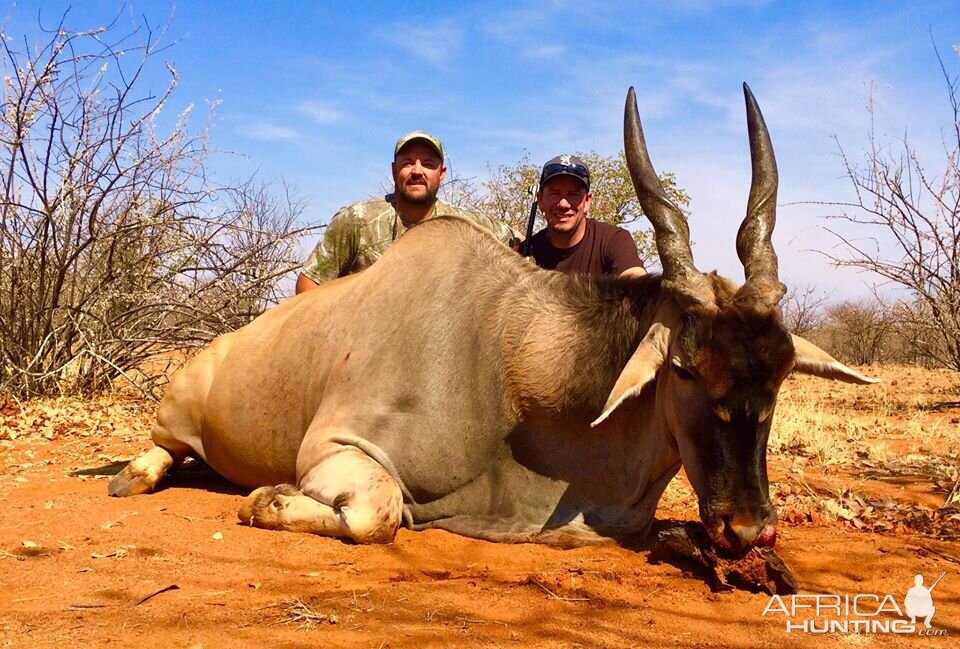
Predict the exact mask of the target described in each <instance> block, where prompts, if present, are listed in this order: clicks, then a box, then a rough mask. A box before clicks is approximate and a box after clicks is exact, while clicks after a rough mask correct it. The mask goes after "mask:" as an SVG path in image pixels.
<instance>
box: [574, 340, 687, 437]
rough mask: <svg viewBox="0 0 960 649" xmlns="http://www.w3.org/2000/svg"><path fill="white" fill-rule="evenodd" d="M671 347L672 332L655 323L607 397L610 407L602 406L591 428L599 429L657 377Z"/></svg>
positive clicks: (607, 405)
mask: <svg viewBox="0 0 960 649" xmlns="http://www.w3.org/2000/svg"><path fill="white" fill-rule="evenodd" d="M669 343H670V330H669V329H667V328H666V327H665V326H663V325H662V324H660V323H659V322H655V323H653V325H652V326H651V327H650V331H648V332H647V335H646V336H644V337H643V340H641V341H640V344H639V345H637V351H635V352H633V356H631V357H630V360H629V361H627V365H626V366H625V367H624V368H623V371H622V372H620V376H619V378H617V382H616V383H615V384H614V386H613V390H612V391H611V392H610V396H608V397H607V403H606V405H605V406H603V412H601V413H600V416H599V417H597V418H596V419H595V420H594V421H593V423H591V424H590V426H591V427H594V426H598V425H600V423H602V422H603V420H604V419H606V418H607V417H609V416H610V415H611V414H612V413H613V411H614V410H616V409H617V407H618V406H619V405H620V404H621V403H623V402H624V401H626V400H627V399H629V398H630V397H635V396H637V395H638V394H640V392H641V391H642V390H643V386H645V385H646V384H647V383H649V382H650V381H652V380H653V379H654V378H655V377H656V376H657V371H659V369H660V367H661V366H662V365H663V363H664V361H665V359H666V357H667V348H668V346H669Z"/></svg>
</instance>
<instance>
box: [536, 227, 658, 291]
mask: <svg viewBox="0 0 960 649" xmlns="http://www.w3.org/2000/svg"><path fill="white" fill-rule="evenodd" d="M530 241H531V244H532V245H531V248H532V251H531V255H532V256H533V260H534V261H535V262H537V266H540V267H541V268H546V269H548V270H559V271H563V272H565V273H580V274H581V275H592V276H594V277H598V276H600V275H619V274H620V273H622V272H623V271H625V270H626V269H628V268H633V267H634V266H640V267H641V268H642V267H643V262H641V261H640V255H639V254H637V244H636V243H635V242H634V240H633V237H632V236H630V233H629V232H627V231H626V230H624V229H623V228H618V227H617V226H615V225H610V224H609V223H603V222H601V221H595V220H594V219H591V218H587V229H586V231H585V232H584V233H583V239H581V240H580V243H578V244H577V245H575V246H573V247H572V248H555V247H554V246H553V244H551V243H550V239H548V238H547V230H546V229H543V230H540V232H537V233H536V234H535V235H533V237H532V238H531V240H530Z"/></svg>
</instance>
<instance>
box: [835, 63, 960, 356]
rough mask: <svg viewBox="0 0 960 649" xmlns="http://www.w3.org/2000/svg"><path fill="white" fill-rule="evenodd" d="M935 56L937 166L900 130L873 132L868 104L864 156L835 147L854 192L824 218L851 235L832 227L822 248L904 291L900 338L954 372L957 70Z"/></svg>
mask: <svg viewBox="0 0 960 649" xmlns="http://www.w3.org/2000/svg"><path fill="white" fill-rule="evenodd" d="M937 59H938V61H939V63H940V72H941V74H942V76H943V79H944V82H945V85H946V89H947V104H948V110H947V116H948V118H949V122H948V123H947V124H946V126H945V128H944V129H943V130H942V132H941V139H942V143H943V150H942V155H943V158H942V160H943V166H942V167H941V169H942V171H939V170H931V169H930V168H929V167H927V166H926V165H925V164H924V163H923V162H921V156H920V155H919V153H918V151H917V150H916V148H914V146H913V145H911V143H910V141H909V139H908V138H907V137H906V136H904V137H903V138H902V139H900V140H894V139H888V138H881V137H879V136H877V134H876V132H875V130H874V128H873V124H872V110H873V108H872V102H871V128H870V133H869V139H868V150H867V153H866V155H865V159H864V160H863V161H862V162H860V163H858V162H855V161H854V160H851V159H850V158H849V157H848V156H847V155H846V153H845V152H844V150H843V148H842V147H840V155H841V158H842V160H843V165H844V172H845V174H846V176H847V178H848V179H849V181H850V184H851V186H852V188H853V190H854V198H853V200H851V201H849V202H846V203H833V204H832V205H833V207H836V208H839V213H837V214H833V215H831V216H830V217H829V218H832V219H835V220H838V221H842V222H846V223H847V224H851V225H853V226H855V227H854V228H852V230H853V231H854V232H855V234H850V235H848V234H842V233H840V232H833V234H834V235H835V236H836V237H837V239H838V241H839V248H840V250H841V252H840V253H838V254H829V253H825V254H827V256H828V257H829V258H830V259H832V260H833V261H834V262H835V263H836V264H837V265H838V266H846V267H852V268H858V269H862V270H866V271H869V272H871V273H874V274H875V275H878V276H879V277H881V278H883V279H884V280H885V281H886V282H888V283H889V284H891V285H893V286H896V287H899V288H903V289H906V291H907V292H908V294H909V297H908V298H906V299H904V300H902V301H901V302H900V303H899V304H898V305H897V310H898V321H899V322H901V323H903V324H904V325H905V326H906V327H908V328H909V329H910V330H911V331H912V332H913V334H914V335H912V336H910V337H904V338H903V341H904V342H906V343H907V344H909V345H911V346H913V347H914V348H915V350H916V353H917V354H918V355H920V356H921V357H923V358H927V359H931V360H933V361H934V362H935V363H936V364H937V365H938V366H940V367H948V368H951V369H954V370H960V255H958V250H960V75H957V74H955V73H951V72H950V71H949V70H948V66H947V65H946V63H945V62H944V61H943V59H942V58H941V57H940V54H939V52H937Z"/></svg>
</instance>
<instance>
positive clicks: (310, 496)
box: [237, 443, 403, 543]
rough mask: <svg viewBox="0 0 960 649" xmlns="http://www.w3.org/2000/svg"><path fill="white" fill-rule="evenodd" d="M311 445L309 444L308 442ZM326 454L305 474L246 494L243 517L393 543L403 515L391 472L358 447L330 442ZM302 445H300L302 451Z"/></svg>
mask: <svg viewBox="0 0 960 649" xmlns="http://www.w3.org/2000/svg"><path fill="white" fill-rule="evenodd" d="M307 446H309V445H307ZM323 446H324V447H325V448H323V449H322V452H321V453H320V454H319V455H321V456H323V457H324V459H323V460H322V461H320V462H318V463H316V465H315V466H313V467H312V468H311V469H310V470H309V471H307V472H306V474H305V475H304V476H303V477H302V478H301V479H300V481H299V482H300V488H299V489H298V488H296V487H294V486H293V485H289V484H284V485H277V486H276V487H260V488H259V489H257V490H255V491H254V492H253V493H251V494H250V495H249V496H247V498H246V499H245V500H244V502H243V505H242V506H241V508H240V511H239V512H238V514H237V515H238V516H239V518H240V520H241V521H243V522H244V523H247V524H249V525H253V526H256V527H262V528H265V529H271V530H287V531H291V532H309V533H311V534H320V535H322V536H338V537H345V538H349V539H352V540H353V541H355V542H357V543H390V542H391V541H393V538H394V536H396V533H397V528H398V527H400V521H401V519H402V516H403V495H402V493H401V491H400V487H399V486H398V485H397V483H396V481H395V480H394V479H393V478H392V477H391V476H390V474H389V473H388V472H387V471H386V470H385V469H384V468H383V467H382V466H381V465H380V464H378V463H377V462H376V461H374V460H373V459H372V458H371V457H370V456H368V455H366V454H365V453H363V452H362V451H360V450H359V449H357V448H354V447H351V446H342V445H340V444H334V443H327V444H324V445H323ZM302 453H303V449H301V454H302Z"/></svg>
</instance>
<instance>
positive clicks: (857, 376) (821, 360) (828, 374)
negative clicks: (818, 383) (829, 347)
mask: <svg viewBox="0 0 960 649" xmlns="http://www.w3.org/2000/svg"><path fill="white" fill-rule="evenodd" d="M793 348H794V350H795V352H796V353H795V356H794V361H793V371H794V372H799V373H801V374H810V375H813V376H819V377H820V378H822V379H833V380H834V381H844V382H845V383H861V384H868V383H879V382H880V379H874V378H871V377H869V376H864V375H863V374H861V373H860V372H858V371H856V370H854V369H852V368H849V367H847V366H846V365H844V364H843V363H841V362H840V361H838V360H837V359H835V358H834V357H833V356H831V355H830V354H828V353H827V352H825V351H823V350H822V349H820V348H819V347H817V346H816V345H814V344H813V343H812V342H810V341H809V340H806V339H804V338H801V337H800V336H793Z"/></svg>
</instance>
